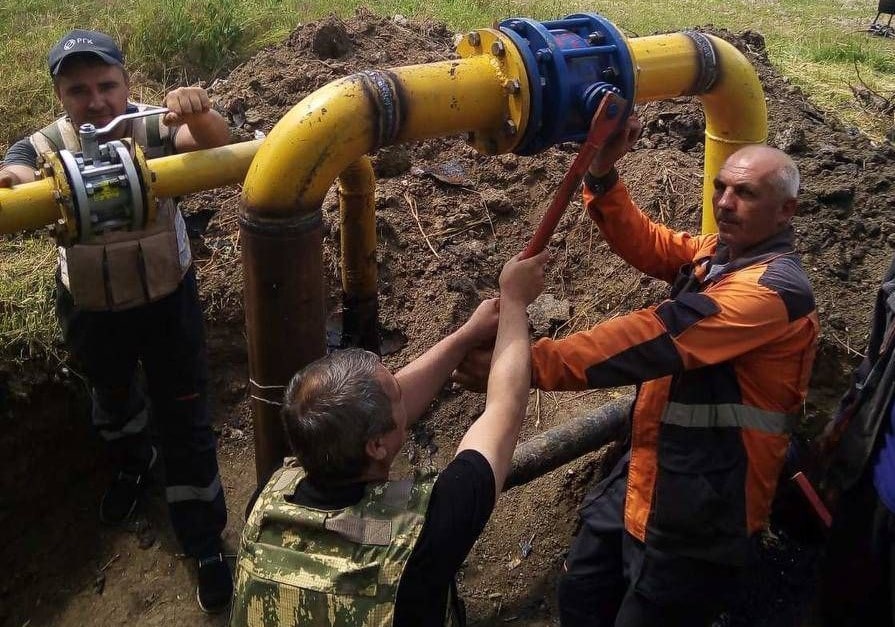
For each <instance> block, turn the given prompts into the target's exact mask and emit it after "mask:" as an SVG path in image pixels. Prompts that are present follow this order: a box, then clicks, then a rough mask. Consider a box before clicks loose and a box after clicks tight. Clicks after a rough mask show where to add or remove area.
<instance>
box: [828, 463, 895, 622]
mask: <svg viewBox="0 0 895 627" xmlns="http://www.w3.org/2000/svg"><path fill="white" fill-rule="evenodd" d="M893 539H895V517H893V515H892V512H890V511H889V509H888V508H887V507H886V506H885V505H884V504H883V503H882V502H881V501H880V500H879V496H877V493H876V488H875V487H874V485H873V464H872V463H871V464H868V465H867V470H866V471H865V472H864V475H863V476H862V477H861V479H860V480H859V481H858V483H857V484H855V486H854V487H853V488H852V489H851V490H849V491H848V492H845V493H844V494H843V495H842V497H841V498H840V500H839V503H838V505H837V506H836V515H835V516H834V518H833V527H832V529H831V530H830V537H829V541H828V544H827V553H826V556H825V558H824V564H823V567H822V571H821V584H820V606H821V614H822V617H823V624H824V625H825V626H826V627H858V626H860V627H891V626H892V625H893V624H895V617H893V603H892V599H893V598H895V582H893V578H892V563H893V558H895V548H893V544H895V543H893Z"/></svg>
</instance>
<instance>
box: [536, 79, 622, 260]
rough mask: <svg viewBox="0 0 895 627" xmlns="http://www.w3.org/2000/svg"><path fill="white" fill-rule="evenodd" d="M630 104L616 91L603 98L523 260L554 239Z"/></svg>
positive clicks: (620, 125) (619, 126) (539, 250)
mask: <svg viewBox="0 0 895 627" xmlns="http://www.w3.org/2000/svg"><path fill="white" fill-rule="evenodd" d="M627 105H628V103H627V101H626V100H625V99H624V98H622V97H621V96H619V95H618V94H616V93H615V92H607V93H606V95H605V96H603V100H602V101H600V106H599V107H597V112H596V113H594V117H593V119H592V120H591V122H590V130H589V131H588V133H587V138H586V139H585V140H584V143H583V144H581V149H580V150H579V151H578V155H577V156H576V157H575V160H574V161H572V166H571V167H570V168H569V171H568V172H566V175H565V176H564V177H563V179H562V182H561V183H560V184H559V190H558V191H557V192H556V195H555V196H554V197H553V201H552V202H551V203H550V206H549V207H548V208H547V212H546V213H545V214H544V217H543V218H541V223H540V224H539V225H538V230H537V231H535V234H534V236H532V238H531V241H530V242H529V243H528V246H526V247H525V250H524V251H523V252H522V259H528V258H529V257H534V256H535V255H537V254H538V253H539V252H541V251H542V250H544V249H545V248H546V247H547V242H549V241H550V236H551V235H553V231H555V230H556V225H557V224H559V220H560V218H562V215H563V214H564V213H565V212H566V207H568V206H569V202H570V201H571V200H572V194H574V193H575V192H576V191H578V186H579V185H581V181H582V179H583V178H584V174H585V172H587V168H588V166H590V163H591V161H593V159H594V157H595V156H596V155H597V151H599V150H600V148H602V147H603V145H604V144H605V143H606V142H607V141H608V140H609V138H610V137H612V136H613V135H614V134H615V133H616V132H617V131H618V130H619V129H621V127H622V124H624V122H625V117H626V116H625V114H624V113H625V111H626V108H627Z"/></svg>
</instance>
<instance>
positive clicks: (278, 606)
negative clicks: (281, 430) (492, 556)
mask: <svg viewBox="0 0 895 627" xmlns="http://www.w3.org/2000/svg"><path fill="white" fill-rule="evenodd" d="M304 474H305V473H304V471H303V470H302V469H301V468H299V467H295V466H294V460H287V464H286V466H284V467H283V468H281V469H280V470H279V471H277V472H276V473H274V475H273V477H271V479H270V481H269V482H268V484H267V486H265V488H264V490H263V491H262V492H261V495H260V496H259V497H258V501H257V502H256V503H255V506H254V508H253V509H252V513H251V514H250V515H249V519H248V522H247V523H246V526H245V528H244V529H243V533H242V540H241V542H240V546H239V555H238V557H237V563H236V591H235V594H234V596H233V605H232V607H231V611H230V627H291V626H298V625H314V626H316V627H322V626H324V625H330V626H338V627H387V626H389V625H391V624H392V622H393V620H394V615H395V598H396V596H397V593H398V584H399V582H400V580H401V575H402V574H403V572H404V567H405V566H406V564H407V560H408V558H409V557H410V554H411V552H412V551H413V547H414V546H415V545H416V542H417V539H418V538H419V535H420V532H421V531H422V528H423V523H424V522H425V519H426V509H427V508H428V506H429V497H430V496H431V494H432V486H433V485H434V484H435V479H436V474H435V472H434V471H431V470H430V471H418V472H417V474H416V476H415V477H414V478H413V479H406V480H403V481H387V482H382V483H371V484H368V486H367V489H366V493H365V495H364V497H363V498H362V499H361V501H360V502H359V503H357V504H356V505H353V506H351V507H346V508H344V509H340V510H333V511H329V510H326V511H324V510H317V509H312V508H310V507H305V506H302V505H296V504H294V503H291V502H289V500H287V497H290V496H291V495H293V494H294V493H295V489H296V487H297V486H298V483H299V481H301V479H302V477H304ZM445 624H446V625H455V624H456V623H455V622H454V615H453V611H452V607H451V603H450V602H448V612H447V615H446V617H445Z"/></svg>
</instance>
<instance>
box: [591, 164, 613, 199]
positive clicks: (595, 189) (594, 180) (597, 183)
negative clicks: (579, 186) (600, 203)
mask: <svg viewBox="0 0 895 627" xmlns="http://www.w3.org/2000/svg"><path fill="white" fill-rule="evenodd" d="M616 183H618V170H616V169H615V166H613V167H612V169H611V170H609V172H607V173H606V174H604V175H603V176H599V177H597V176H594V175H593V174H591V173H590V170H588V171H587V172H585V173H584V184H585V185H586V186H587V189H588V190H590V192H591V193H592V194H593V195H594V196H602V195H603V194H605V193H606V192H608V191H609V190H610V189H612V188H613V187H615V184H616Z"/></svg>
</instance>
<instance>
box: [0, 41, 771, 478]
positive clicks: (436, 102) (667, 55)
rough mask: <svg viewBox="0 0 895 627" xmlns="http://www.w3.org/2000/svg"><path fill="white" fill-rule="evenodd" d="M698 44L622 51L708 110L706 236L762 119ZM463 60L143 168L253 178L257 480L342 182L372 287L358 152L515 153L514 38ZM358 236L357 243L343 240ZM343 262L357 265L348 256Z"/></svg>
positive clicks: (735, 66)
mask: <svg viewBox="0 0 895 627" xmlns="http://www.w3.org/2000/svg"><path fill="white" fill-rule="evenodd" d="M700 37H701V39H700V38H693V37H690V36H687V35H685V34H682V33H674V34H669V35H657V36H652V37H643V38H637V39H629V40H628V41H627V44H628V48H629V51H630V52H631V55H632V57H633V60H634V65H635V68H634V69H635V72H636V77H637V78H636V100H637V101H638V102H643V101H648V100H658V99H665V98H672V97H676V96H682V95H695V96H696V97H697V98H699V99H700V101H701V102H702V103H703V105H704V108H705V115H706V157H705V171H704V192H703V209H704V212H703V230H705V231H713V230H715V225H714V219H713V216H712V212H711V194H712V184H711V183H712V179H713V178H714V177H715V175H716V174H717V171H718V169H719V168H720V166H721V164H722V163H723V161H724V160H725V159H726V158H727V156H729V155H730V154H731V153H732V152H734V151H735V150H736V149H737V148H738V147H739V146H741V145H744V144H752V143H760V142H762V141H764V139H765V137H766V132H767V127H766V115H767V114H766V107H765V103H764V97H763V93H762V90H761V86H760V84H759V82H758V79H757V76H756V75H755V71H754V69H753V68H752V66H751V65H750V64H749V62H748V61H747V60H746V59H745V58H744V57H743V56H742V55H741V54H740V53H739V52H738V51H737V50H736V49H735V48H733V46H731V45H730V44H728V43H726V42H724V41H723V40H720V39H718V38H716V37H712V36H704V35H701V36H700ZM705 42H710V44H709V45H706V44H705ZM458 52H459V53H460V54H461V55H462V56H463V57H464V58H463V59H460V60H455V61H443V62H438V63H432V64H427V65H419V66H409V67H403V68H395V69H392V70H385V71H371V72H364V73H360V74H355V75H353V76H349V77H347V78H344V79H341V80H338V81H335V82H333V83H330V84H329V85H326V86H325V87H323V88H321V89H320V90H318V91H316V92H314V93H313V94H311V95H310V96H308V97H307V98H305V99H304V100H303V101H302V102H300V103H299V104H298V105H296V106H295V107H294V108H293V109H292V110H291V111H290V112H289V113H288V114H287V115H286V116H285V117H284V118H283V119H282V120H281V121H280V122H279V123H278V124H277V125H276V127H275V128H274V129H273V131H272V132H271V133H270V136H269V137H268V138H267V139H266V140H265V141H264V142H262V143H261V144H260V147H259V142H249V143H246V144H237V145H233V146H227V147H224V148H217V149H212V150H209V151H200V152H195V153H189V154H185V155H176V156H172V157H164V158H162V159H154V160H151V161H149V162H148V168H149V170H150V172H151V180H152V183H151V192H152V193H153V194H155V195H157V196H179V195H182V194H186V193H190V192H194V191H198V190H201V189H211V188H213V187H217V186H221V185H226V184H230V183H234V182H237V181H239V179H240V178H241V176H242V174H243V173H244V172H246V169H248V174H247V176H246V179H245V187H244V191H243V212H242V215H241V216H240V229H241V232H242V242H243V247H242V251H243V264H244V271H245V275H246V292H245V297H246V327H247V335H248V343H249V362H250V373H251V384H252V386H253V387H252V394H251V395H252V398H253V400H254V405H253V409H254V414H255V423H256V427H255V434H256V466H257V471H258V480H259V482H264V481H265V480H266V478H267V476H269V474H270V473H271V472H272V471H273V470H274V469H275V468H276V466H277V465H278V464H279V463H280V459H281V458H282V454H283V453H285V450H284V443H283V438H282V435H281V433H282V428H281V426H280V421H279V405H280V401H281V399H282V391H283V388H284V387H285V385H286V383H287V382H288V380H289V378H290V377H291V376H292V374H293V373H294V372H295V371H296V370H297V369H298V368H300V367H302V366H303V365H305V364H306V363H308V362H310V361H311V360H313V359H315V358H317V357H319V356H320V355H322V354H323V352H324V343H323V338H324V337H325V329H324V316H323V289H322V278H321V275H322V264H321V251H320V242H321V224H322V218H321V214H320V205H321V203H322V201H323V197H324V195H325V194H326V192H327V190H328V189H329V187H330V186H331V185H332V182H333V181H334V180H335V179H336V178H337V177H339V176H340V175H343V174H344V178H343V180H342V187H343V192H344V193H343V198H342V214H343V218H344V220H348V221H351V220H352V218H351V216H358V218H357V220H358V224H353V225H352V226H351V227H350V228H344V227H345V226H346V225H347V224H346V225H343V236H344V237H345V239H344V240H343V248H344V249H345V250H353V248H354V247H355V246H358V247H359V249H361V250H364V251H367V253H365V254H361V255H359V256H357V257H356V259H357V260H358V261H357V265H358V266H363V267H361V268H360V269H359V270H358V269H357V268H343V272H344V273H345V282H346V285H348V284H350V283H351V278H350V277H352V276H356V277H357V283H356V286H355V287H356V288H357V289H358V290H359V291H362V292H364V293H366V292H367V291H369V290H368V288H369V287H370V286H369V285H368V284H369V283H370V282H371V280H372V281H373V282H375V273H374V272H372V271H370V269H369V268H370V263H369V262H370V255H369V254H368V253H369V252H370V250H373V249H375V245H373V246H371V242H370V241H369V239H370V234H371V233H372V234H373V235H375V218H374V216H373V214H372V211H371V210H370V203H371V199H372V187H373V180H372V175H371V173H370V172H369V171H368V170H367V168H368V167H369V164H368V163H366V164H365V162H364V161H363V160H362V156H363V155H364V154H366V153H368V152H372V151H375V150H376V149H378V148H379V147H382V146H385V145H389V144H396V143H402V142H409V141H415V140H421V139H426V138H432V137H439V136H448V135H455V134H457V133H464V132H465V133H468V135H467V137H468V140H469V142H470V143H471V144H472V145H473V146H475V147H476V148H477V149H478V150H479V151H480V152H483V153H485V154H499V153H506V152H511V151H512V150H513V149H514V148H515V147H516V146H517V145H518V143H519V142H520V140H521V138H522V136H523V134H524V133H525V129H526V124H527V123H528V120H529V101H528V94H529V85H528V79H527V74H526V71H525V67H524V63H523V60H522V57H521V55H520V54H519V53H518V51H517V50H516V48H515V46H514V44H513V43H512V42H511V40H509V39H508V38H507V37H506V36H505V35H504V34H502V33H500V32H499V31H496V30H492V29H482V30H479V31H475V32H473V33H470V34H469V35H468V36H467V37H465V38H464V39H463V40H462V41H461V43H460V45H459V46H458ZM256 151H257V154H255V152H256ZM253 155H254V159H252V157H253ZM250 160H251V165H250V166H249V165H248V163H249V161H250ZM359 160H360V161H359ZM351 164H355V165H354V166H351ZM349 166H351V168H349ZM346 168H348V170H347V171H346ZM356 168H360V169H356ZM54 194H55V195H57V196H58V195H59V190H56V189H54V187H53V185H52V181H51V179H45V180H40V181H37V182H35V183H30V184H27V185H21V186H18V187H16V188H14V189H11V190H5V189H0V232H3V233H10V232H15V231H19V230H24V229H29V228H37V227H39V226H43V225H45V224H48V223H52V222H55V221H56V220H58V219H59V217H60V215H61V214H60V211H59V208H58V205H57V202H59V199H58V198H54ZM355 234H356V235H357V237H358V238H359V239H360V240H361V242H362V243H360V244H355V243H353V242H352V241H349V240H352V239H353V237H354V235H355ZM346 265H355V264H354V263H352V262H351V257H350V255H349V257H348V259H347V260H346ZM371 277H373V279H371Z"/></svg>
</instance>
